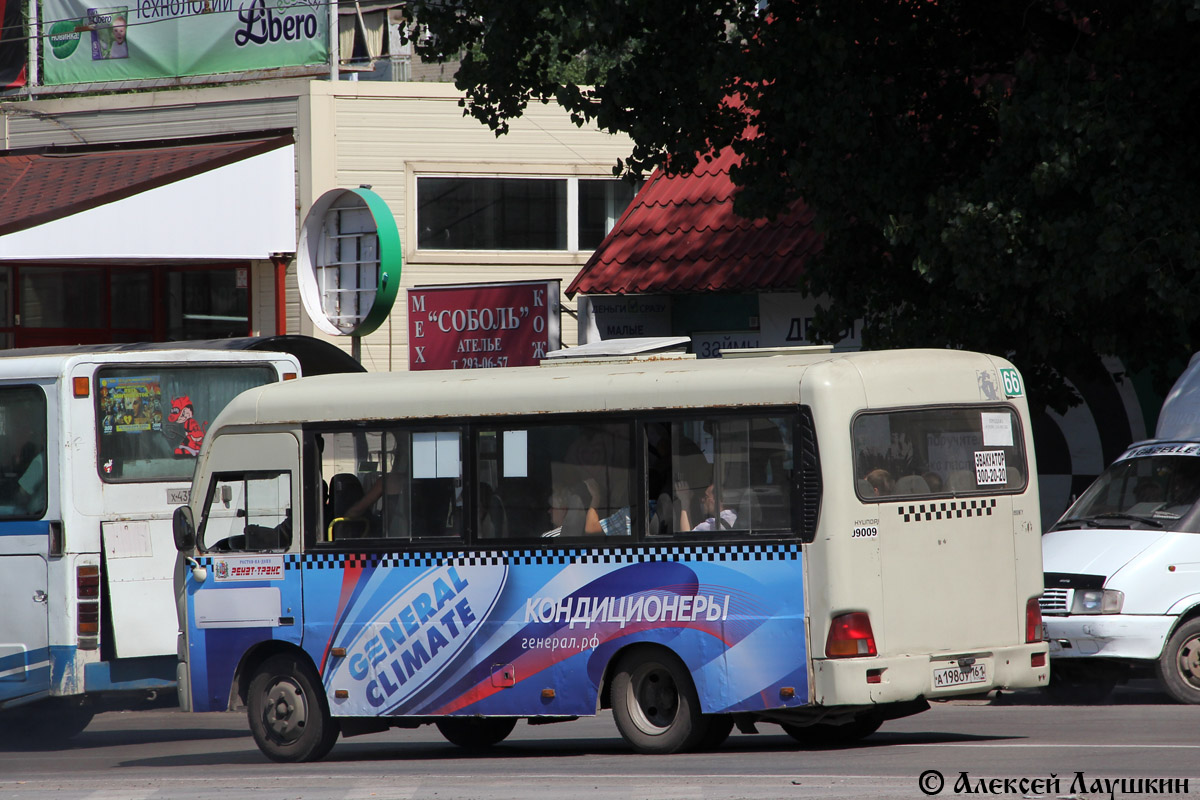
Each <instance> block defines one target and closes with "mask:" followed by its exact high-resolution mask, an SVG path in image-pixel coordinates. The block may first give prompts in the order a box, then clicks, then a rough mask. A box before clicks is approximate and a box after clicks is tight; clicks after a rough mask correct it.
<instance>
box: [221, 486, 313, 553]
mask: <svg viewBox="0 0 1200 800" xmlns="http://www.w3.org/2000/svg"><path fill="white" fill-rule="evenodd" d="M209 497H210V501H209V507H208V512H207V513H206V514H205V517H204V522H203V527H202V529H201V531H200V543H201V546H202V547H203V549H204V550H206V551H209V552H218V553H226V552H243V551H258V552H261V551H277V550H286V549H288V547H290V546H291V542H292V476H291V473H290V472H250V473H242V474H237V473H219V474H217V475H216V476H215V477H214V481H213V486H212V491H211V493H210V495H209Z"/></svg>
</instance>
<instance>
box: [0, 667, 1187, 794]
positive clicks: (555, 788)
mask: <svg viewBox="0 0 1200 800" xmlns="http://www.w3.org/2000/svg"><path fill="white" fill-rule="evenodd" d="M760 730H761V732H760V733H759V734H757V735H746V734H741V733H737V732H735V733H734V735H733V736H732V737H731V738H730V739H729V740H728V741H727V742H726V743H725V745H723V746H722V747H721V748H720V749H719V750H717V751H714V752H711V753H698V754H685V755H674V756H663V757H648V756H638V755H634V754H632V753H630V752H629V751H628V750H627V749H626V748H625V746H624V743H623V742H622V741H621V739H620V737H619V736H618V735H617V733H616V729H615V727H614V726H613V724H612V719H611V717H610V716H609V715H608V713H607V712H605V713H604V714H603V715H601V716H599V717H596V718H594V719H581V720H577V721H575V722H568V723H561V724H556V725H547V726H529V725H526V724H524V723H522V724H520V725H518V726H517V729H516V731H514V733H513V735H512V736H511V737H510V738H509V739H508V740H507V741H505V742H504V743H503V744H502V745H500V746H498V747H496V748H494V749H493V750H491V751H489V752H488V753H486V754H483V755H471V754H468V753H466V752H464V751H462V750H459V749H458V748H456V747H454V746H453V745H450V744H448V743H446V742H445V741H444V740H443V739H442V738H441V737H440V735H439V734H438V733H437V731H436V729H435V728H433V727H429V726H427V727H423V728H420V729H417V730H414V731H402V730H393V731H389V732H387V733H383V734H374V735H368V736H362V737H356V738H352V739H343V740H341V741H339V742H338V744H337V746H335V747H334V749H333V752H332V753H331V754H330V755H329V756H328V757H327V758H326V759H325V760H324V761H322V762H319V763H316V764H295V765H281V764H275V763H272V762H270V761H267V760H266V759H265V758H264V757H263V756H262V755H261V754H260V753H259V752H258V750H257V748H255V746H254V743H253V741H252V740H251V739H250V736H249V734H248V732H247V728H246V721H245V718H244V717H243V716H242V715H240V714H232V713H230V714H183V713H181V712H179V711H178V710H176V709H172V708H169V707H158V708H151V709H146V710H139V711H122V712H116V711H114V712H106V713H103V714H100V715H98V716H97V717H96V719H95V720H94V721H93V723H92V724H91V726H89V728H88V729H87V730H86V731H84V732H83V733H82V734H81V735H79V736H78V737H77V738H76V739H75V740H73V741H72V742H71V743H70V745H69V746H65V747H60V748H56V749H49V750H47V749H36V748H33V747H24V748H18V749H15V750H8V751H5V752H0V798H3V799H4V800H8V799H9V798H22V799H28V800H51V799H52V798H53V800H76V799H82V798H88V799H89V800H100V799H104V800H147V799H154V800H158V799H159V798H164V799H165V798H171V799H174V798H186V799H187V800H218V799H219V800H234V798H242V797H250V796H253V797H254V798H255V800H276V799H278V800H296V799H297V798H301V799H303V800H326V799H329V798H378V799H379V800H399V799H401V798H403V800H457V799H458V798H480V799H483V800H491V799H493V798H522V800H524V799H525V798H547V799H549V798H554V800H559V799H560V798H564V797H566V798H583V797H586V798H587V800H609V799H610V798H611V799H613V800H618V799H619V800H629V799H631V798H655V799H656V800H657V799H658V798H667V799H670V800H676V799H678V800H693V799H705V800H707V799H711V798H731V799H732V798H748V799H749V798H753V800H770V799H771V798H850V797H855V798H857V797H871V798H880V799H881V800H882V799H883V798H924V797H927V796H939V797H955V796H981V795H985V796H989V797H991V796H1007V797H1013V798H1036V797H1046V798H1067V797H1078V798H1099V797H1115V798H1121V797H1141V796H1142V795H1143V794H1145V793H1147V792H1146V790H1147V789H1148V788H1149V787H1150V784H1146V783H1136V781H1139V780H1143V781H1144V780H1145V779H1159V778H1166V779H1170V780H1173V781H1178V782H1181V781H1183V780H1186V781H1187V782H1188V795H1196V796H1197V797H1200V707H1198V706H1180V705H1175V704H1172V703H1170V702H1169V701H1168V700H1167V699H1166V698H1165V697H1163V696H1162V695H1160V694H1158V693H1157V692H1156V691H1155V690H1154V689H1153V688H1152V687H1148V686H1135V687H1133V688H1127V689H1123V690H1118V693H1117V694H1116V695H1114V697H1113V698H1112V700H1111V701H1110V702H1108V703H1106V704H1104V705H1093V706H1082V705H1079V706H1066V705H1052V704H1049V703H1048V702H1047V701H1046V699H1045V698H1044V697H1043V696H1042V695H1040V694H1038V693H1035V692H1028V693H1017V694H1013V695H1001V696H1000V697H998V698H995V697H994V698H991V699H990V700H976V701H954V702H949V703H939V704H937V705H935V706H934V708H933V709H931V710H930V711H929V712H926V713H924V714H920V715H917V716H914V717H910V718H907V719H903V720H896V721H893V722H889V723H887V724H885V725H884V727H883V728H882V729H881V730H880V731H879V732H878V733H876V734H875V735H873V736H871V737H869V738H868V739H866V740H864V741H863V742H861V743H859V744H858V745H856V746H853V747H847V748H840V749H826V750H800V749H798V748H797V747H796V746H795V745H794V743H793V742H792V740H791V739H789V738H788V737H787V736H785V735H783V734H782V733H781V732H780V729H779V728H777V727H775V726H769V725H763V726H761V727H760ZM931 771H936V772H937V773H939V774H940V776H941V789H940V791H939V792H938V793H937V794H936V795H930V794H928V792H929V791H931V790H933V789H936V788H937V787H938V783H939V781H938V778H937V776H935V775H934V774H932V772H931ZM1080 776H1082V777H1080ZM1055 778H1057V781H1056V782H1055ZM1005 779H1008V783H1004V781H1005ZM1022 779H1023V780H1024V782H1023V783H1022ZM1121 779H1125V781H1126V783H1125V785H1124V786H1122V785H1121V784H1119V783H1118V784H1106V783H1104V782H1105V781H1113V780H1115V781H1119V780H1121ZM964 780H965V781H966V783H964ZM1080 780H1082V781H1083V783H1079V781H1080ZM919 782H920V785H919ZM922 785H923V786H924V790H922ZM1176 785H1177V786H1178V785H1179V784H1176ZM1155 786H1157V787H1158V788H1162V787H1161V786H1160V785H1157V784H1155ZM956 788H957V789H958V790H957V791H956ZM968 788H969V789H970V790H971V791H969V792H968V791H966V789H968ZM1081 789H1082V791H1080V790H1081ZM1131 790H1132V791H1131ZM1138 790H1140V791H1138ZM1156 796H1158V797H1161V796H1164V795H1163V794H1157V795H1156ZM1167 796H1171V795H1167ZM1175 796H1185V795H1181V794H1178V793H1175Z"/></svg>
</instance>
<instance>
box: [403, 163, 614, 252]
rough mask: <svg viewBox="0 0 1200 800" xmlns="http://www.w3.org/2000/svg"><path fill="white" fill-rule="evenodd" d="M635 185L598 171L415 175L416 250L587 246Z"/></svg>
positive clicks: (593, 242)
mask: <svg viewBox="0 0 1200 800" xmlns="http://www.w3.org/2000/svg"><path fill="white" fill-rule="evenodd" d="M636 192H637V185H636V184H632V183H629V182H628V181H624V180H613V179H604V178H594V179H593V178H542V177H538V178H525V177H515V178H513V177H510V178H497V177H475V176H444V177H443V176H422V177H419V178H417V247H418V249H421V250H593V249H595V248H596V247H597V246H598V245H599V244H600V242H601V241H602V240H603V239H604V236H605V235H606V234H607V233H608V232H609V231H610V230H612V227H613V225H614V224H615V223H616V221H617V220H618V219H619V218H620V216H621V214H623V213H624V211H625V209H626V208H627V207H628V206H629V203H630V202H631V201H632V200H633V196H634V194H636Z"/></svg>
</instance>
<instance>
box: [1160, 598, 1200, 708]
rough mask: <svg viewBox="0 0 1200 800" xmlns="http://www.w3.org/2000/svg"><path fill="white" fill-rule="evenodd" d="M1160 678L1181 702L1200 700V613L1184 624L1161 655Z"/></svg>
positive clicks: (1170, 693)
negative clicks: (1199, 615)
mask: <svg viewBox="0 0 1200 800" xmlns="http://www.w3.org/2000/svg"><path fill="white" fill-rule="evenodd" d="M1158 681H1159V683H1160V684H1161V685H1162V687H1163V688H1164V689H1166V690H1167V694H1169V695H1171V697H1172V698H1174V699H1175V700H1176V701H1178V702H1180V703H1200V617H1197V618H1196V619H1190V620H1188V621H1187V622H1185V623H1183V624H1182V625H1180V626H1179V627H1178V628H1177V629H1176V631H1175V633H1173V634H1171V638H1170V639H1168V640H1167V645H1166V647H1164V648H1163V652H1162V655H1161V656H1160V657H1159V659H1158Z"/></svg>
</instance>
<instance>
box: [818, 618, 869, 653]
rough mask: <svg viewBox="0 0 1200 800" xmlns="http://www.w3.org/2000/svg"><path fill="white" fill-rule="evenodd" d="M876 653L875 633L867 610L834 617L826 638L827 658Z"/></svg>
mask: <svg viewBox="0 0 1200 800" xmlns="http://www.w3.org/2000/svg"><path fill="white" fill-rule="evenodd" d="M873 655H875V634H874V632H872V630H871V618H870V617H869V616H868V615H867V613H866V612H865V611H855V612H853V613H850V614H842V615H840V616H837V617H834V618H833V621H832V622H831V623H829V637H828V638H827V639H826V640H825V656H826V658H857V657H860V656H873Z"/></svg>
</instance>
